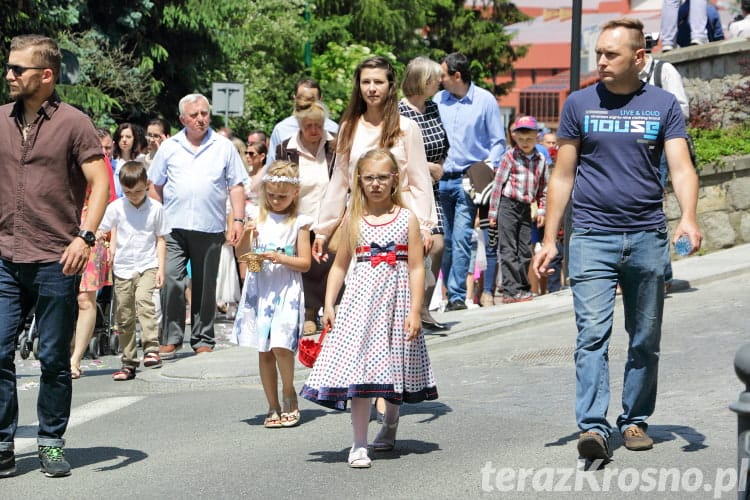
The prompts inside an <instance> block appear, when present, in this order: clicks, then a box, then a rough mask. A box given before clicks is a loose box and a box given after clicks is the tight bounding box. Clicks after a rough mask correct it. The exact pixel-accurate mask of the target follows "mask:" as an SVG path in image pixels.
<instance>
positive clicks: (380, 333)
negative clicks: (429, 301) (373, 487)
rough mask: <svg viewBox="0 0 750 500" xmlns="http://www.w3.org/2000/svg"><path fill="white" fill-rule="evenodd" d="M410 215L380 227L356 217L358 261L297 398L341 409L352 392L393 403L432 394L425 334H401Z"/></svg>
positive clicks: (406, 296)
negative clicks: (332, 323) (408, 338)
mask: <svg viewBox="0 0 750 500" xmlns="http://www.w3.org/2000/svg"><path fill="white" fill-rule="evenodd" d="M409 214H410V212H409V211H408V210H407V209H405V208H400V209H399V210H398V211H397V213H396V215H395V216H394V218H393V219H392V220H391V221H389V222H387V223H384V224H380V225H372V224H369V223H368V222H367V221H365V220H364V219H362V220H361V221H360V233H361V235H362V236H361V241H360V243H359V245H358V246H357V251H356V257H357V259H356V260H357V261H356V263H355V265H354V267H353V269H351V270H350V271H349V274H348V275H347V278H346V288H345V289H344V296H343V297H342V299H341V304H340V306H339V309H338V312H337V314H336V320H335V321H334V326H333V329H332V330H331V332H330V333H329V334H328V335H327V336H326V338H325V341H324V342H323V348H322V350H321V352H320V354H319V356H318V359H317V361H316V362H315V366H314V367H313V368H312V371H311V372H310V375H309V376H308V378H307V381H306V382H305V385H304V386H303V387H302V391H301V392H300V395H301V396H302V397H304V398H306V399H309V400H310V401H313V402H315V403H318V404H320V405H323V406H326V407H328V408H335V409H339V410H344V409H346V405H347V401H348V400H349V399H350V398H353V397H360V398H372V397H383V398H385V399H387V400H388V401H390V402H391V403H395V404H401V403H418V402H420V401H424V400H432V399H437V397H438V394H437V388H436V386H435V377H434V375H433V373H432V367H431V365H430V358H429V356H428V355H427V347H426V346H425V342H424V337H423V336H422V335H419V336H418V337H417V338H415V339H413V340H411V341H407V340H406V337H405V333H404V322H405V320H406V317H407V315H408V312H409V307H410V295H411V294H410V291H409V266H408V262H407V249H408V234H409Z"/></svg>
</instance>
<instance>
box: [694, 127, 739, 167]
mask: <svg viewBox="0 0 750 500" xmlns="http://www.w3.org/2000/svg"><path fill="white" fill-rule="evenodd" d="M689 131H690V135H691V136H692V137H693V143H694V145H695V154H696V157H697V160H698V161H697V163H698V164H697V165H696V167H697V168H698V169H700V168H701V167H702V166H704V165H709V164H712V165H715V166H721V165H723V164H724V158H726V157H729V156H740V155H746V154H750V124H747V123H744V124H741V125H736V126H734V127H730V128H720V127H717V128H715V129H713V130H707V129H703V128H691V129H689Z"/></svg>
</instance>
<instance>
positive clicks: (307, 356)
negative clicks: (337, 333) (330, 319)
mask: <svg viewBox="0 0 750 500" xmlns="http://www.w3.org/2000/svg"><path fill="white" fill-rule="evenodd" d="M330 330H331V327H330V326H326V327H325V328H323V331H322V332H321V333H320V337H319V338H318V340H317V341H316V340H315V339H302V340H300V341H299V352H298V353H297V357H298V358H299V362H300V363H302V364H303V365H305V366H306V367H308V368H312V367H313V365H314V364H315V360H316V359H318V354H320V350H321V349H322V348H323V339H324V338H326V334H327V333H328V332H329V331H330Z"/></svg>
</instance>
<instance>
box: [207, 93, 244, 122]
mask: <svg viewBox="0 0 750 500" xmlns="http://www.w3.org/2000/svg"><path fill="white" fill-rule="evenodd" d="M244 104H245V86H244V85H243V84H241V83H224V82H214V83H213V85H212V86H211V111H212V114H214V115H223V116H224V126H225V127H228V126H229V117H230V116H242V114H243V111H244Z"/></svg>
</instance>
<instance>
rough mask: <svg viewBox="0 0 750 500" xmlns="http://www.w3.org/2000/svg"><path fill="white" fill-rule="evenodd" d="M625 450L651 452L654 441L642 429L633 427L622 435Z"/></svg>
mask: <svg viewBox="0 0 750 500" xmlns="http://www.w3.org/2000/svg"><path fill="white" fill-rule="evenodd" d="M622 439H623V441H625V448H627V449H629V450H632V451H641V450H650V449H651V448H653V447H654V440H653V439H651V438H650V437H649V435H648V434H646V431H644V430H643V429H642V428H641V427H639V426H637V425H631V426H630V427H628V428H627V429H625V432H623V433H622Z"/></svg>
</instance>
